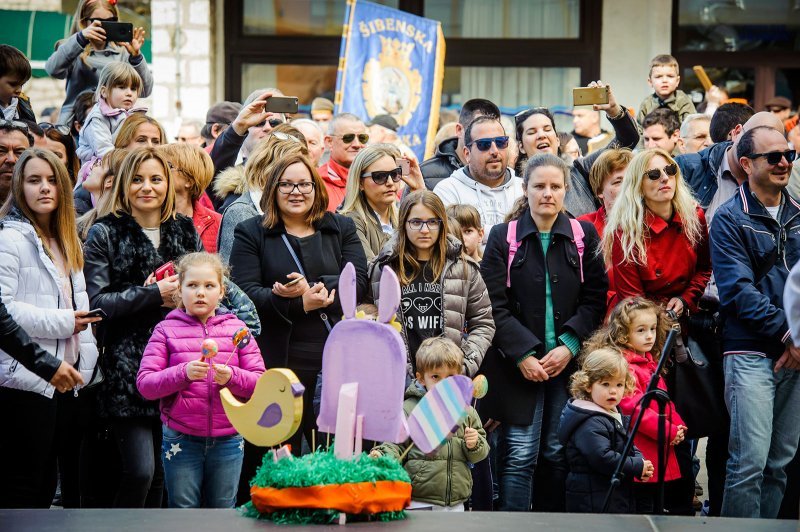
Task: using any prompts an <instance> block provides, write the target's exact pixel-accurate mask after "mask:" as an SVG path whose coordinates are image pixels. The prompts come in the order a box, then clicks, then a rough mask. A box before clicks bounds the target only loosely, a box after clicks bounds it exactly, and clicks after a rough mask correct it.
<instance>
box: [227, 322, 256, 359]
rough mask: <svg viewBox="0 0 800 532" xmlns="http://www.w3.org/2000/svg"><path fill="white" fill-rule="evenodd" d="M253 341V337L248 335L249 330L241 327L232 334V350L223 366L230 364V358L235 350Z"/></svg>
mask: <svg viewBox="0 0 800 532" xmlns="http://www.w3.org/2000/svg"><path fill="white" fill-rule="evenodd" d="M252 339H253V335H252V334H250V329H248V328H247V327H242V328H240V329H239V330H238V331H236V332H235V333H234V334H233V337H232V338H231V340H232V341H233V345H234V349H233V351H231V354H230V356H228V360H226V361H225V364H224V365H225V366H227V365H228V362H230V360H231V357H232V356H233V354H234V353H235V352H236V350H237V349H242V348H243V347H244V346H246V345H247V344H249V343H250V340H252Z"/></svg>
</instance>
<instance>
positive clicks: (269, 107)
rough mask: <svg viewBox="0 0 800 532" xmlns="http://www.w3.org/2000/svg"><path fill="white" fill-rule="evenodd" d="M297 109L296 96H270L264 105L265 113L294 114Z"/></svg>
mask: <svg viewBox="0 0 800 532" xmlns="http://www.w3.org/2000/svg"><path fill="white" fill-rule="evenodd" d="M298 108H299V104H298V99H297V96H271V97H270V98H268V99H267V101H266V103H265V104H264V111H266V112H267V113H288V114H296V113H297V110H298Z"/></svg>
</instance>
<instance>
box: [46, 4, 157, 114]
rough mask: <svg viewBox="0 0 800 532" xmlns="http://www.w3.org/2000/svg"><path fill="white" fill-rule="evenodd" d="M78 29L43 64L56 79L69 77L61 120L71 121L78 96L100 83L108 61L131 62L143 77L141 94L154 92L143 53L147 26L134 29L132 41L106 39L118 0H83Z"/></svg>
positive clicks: (116, 9) (114, 18)
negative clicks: (101, 73)
mask: <svg viewBox="0 0 800 532" xmlns="http://www.w3.org/2000/svg"><path fill="white" fill-rule="evenodd" d="M76 14H77V16H76V18H77V19H78V20H77V26H78V27H77V28H76V30H77V31H76V32H75V33H73V34H72V36H70V37H69V38H68V39H66V40H63V41H59V42H57V43H56V49H55V51H54V52H53V53H52V54H51V55H50V58H49V59H48V60H47V63H46V64H45V66H44V68H45V70H46V71H47V73H48V74H49V75H50V76H52V77H54V78H56V79H66V80H67V95H66V97H65V98H64V103H63V104H62V106H61V114H60V115H59V118H58V123H59V124H65V125H68V126H71V125H72V120H73V116H74V112H73V106H74V104H75V100H76V98H77V97H78V96H79V95H80V94H82V93H84V92H86V91H94V90H95V88H96V87H97V82H98V79H99V75H100V72H101V71H102V70H103V68H104V67H105V66H106V65H108V64H109V63H116V62H125V63H129V64H130V65H131V66H132V67H133V68H135V69H136V72H137V73H138V74H139V76H140V77H141V78H142V90H141V93H140V95H139V96H140V97H142V98H146V97H148V96H150V93H151V92H153V74H152V73H151V71H150V67H149V66H148V65H147V61H146V60H145V58H144V55H142V46H143V45H144V37H145V31H144V28H141V27H138V28H133V29H132V34H131V38H130V42H109V41H108V40H107V39H106V31H107V30H108V29H109V26H108V23H114V24H116V23H119V9H118V8H117V3H116V2H109V1H108V0H80V2H79V4H78V9H77V10H76Z"/></svg>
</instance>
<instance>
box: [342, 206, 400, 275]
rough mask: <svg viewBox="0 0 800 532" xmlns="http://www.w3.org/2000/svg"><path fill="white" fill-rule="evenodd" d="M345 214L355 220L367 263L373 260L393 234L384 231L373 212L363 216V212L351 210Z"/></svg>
mask: <svg viewBox="0 0 800 532" xmlns="http://www.w3.org/2000/svg"><path fill="white" fill-rule="evenodd" d="M344 215H345V216H347V217H348V218H350V219H351V220H353V222H355V224H356V233H357V234H358V238H359V240H361V245H362V246H364V254H365V255H366V256H367V263H370V262H372V260H373V259H374V258H375V256H376V255H377V254H378V253H380V251H381V249H382V248H383V246H384V245H385V244H386V242H388V241H389V238H390V237H391V236H392V235H390V234H387V233H384V232H383V228H381V224H380V222H379V221H378V218H377V217H376V216H373V215H371V214H367V215H366V216H362V215H361V213H359V212H356V211H350V212H348V213H345V214H344Z"/></svg>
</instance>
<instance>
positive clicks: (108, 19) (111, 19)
mask: <svg viewBox="0 0 800 532" xmlns="http://www.w3.org/2000/svg"><path fill="white" fill-rule="evenodd" d="M87 20H88V21H89V24H91V23H92V22H94V21H95V20H99V21H100V22H119V17H108V18H97V17H94V18H90V19H87Z"/></svg>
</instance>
